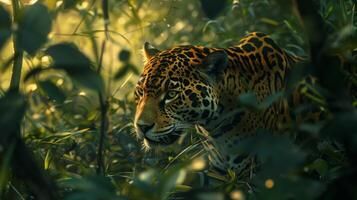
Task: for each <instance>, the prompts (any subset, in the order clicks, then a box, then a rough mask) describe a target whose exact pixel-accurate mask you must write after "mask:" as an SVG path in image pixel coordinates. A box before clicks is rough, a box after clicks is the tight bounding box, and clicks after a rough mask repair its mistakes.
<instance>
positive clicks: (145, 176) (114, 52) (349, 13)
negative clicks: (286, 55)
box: [0, 0, 357, 200]
mask: <svg viewBox="0 0 357 200" xmlns="http://www.w3.org/2000/svg"><path fill="white" fill-rule="evenodd" d="M13 2H17V3H18V4H19V6H18V8H16V9H15V10H16V11H18V12H16V13H18V16H17V17H16V19H15V18H14V19H13V20H12V17H11V15H10V14H9V13H11V12H10V11H9V6H8V5H5V4H4V5H2V4H1V5H0V68H1V75H0V127H1V131H0V199H56V198H57V199H66V200H76V199H89V200H91V199H93V200H94V199H147V200H158V199H201V200H202V199H203V200H209V199H215V200H220V199H233V200H239V199H334V198H335V197H338V195H341V194H344V195H346V196H347V199H353V198H356V193H355V192H353V191H355V188H356V184H355V177H356V166H357V165H356V164H357V162H356V158H357V149H356V147H357V136H356V134H355V132H356V130H357V127H356V126H357V115H356V109H355V107H353V106H356V105H357V103H356V102H357V100H356V93H355V89H356V88H357V87H356V85H357V84H356V83H357V81H356V80H357V75H356V72H357V70H356V66H357V63H356V55H357V54H356V52H357V49H356V48H357V38H356V35H357V34H356V30H357V28H356V26H357V22H356V16H355V13H356V1H345V0H335V1H323V0H316V1H302V0H299V1H296V2H295V3H292V1H286V0H274V1H267V0H257V1H251V0H240V1H236V0H235V1H221V0H207V1H203V0H200V1H180V0H173V1H164V0H162V1H161V0H160V1H146V0H137V1H108V2H107V3H109V6H106V5H105V3H103V2H104V1H103V2H102V1H71V0H65V1H39V2H37V3H35V4H32V5H30V4H22V3H20V1H13ZM301 2H302V3H301ZM312 2H315V3H318V6H317V7H316V9H317V10H314V6H312ZM102 3H103V4H102ZM297 3H300V4H297ZM299 6H300V7H299ZM299 8H300V12H297V11H298V10H299ZM301 8H303V9H301ZM292 10H295V11H296V12H297V13H300V14H299V15H292ZM302 11H304V12H302ZM309 12H310V13H309ZM107 13H109V15H110V18H109V17H108V16H106V14H107ZM13 14H14V12H12V15H13ZM104 18H105V19H104ZM108 19H110V21H109V25H108V26H105V27H104V26H103V24H107V23H108V21H107V20H108ZM300 22H302V24H300ZM73 23H75V24H73ZM117 26H118V27H117ZM63 27H67V29H65V28H63ZM68 27H69V28H68ZM62 28H63V29H62ZM103 30H104V31H103ZM105 30H107V31H105ZM250 31H260V32H265V33H267V34H269V35H271V37H272V38H274V39H275V40H276V41H277V42H278V43H279V45H280V46H282V47H283V48H284V49H286V50H287V51H288V52H290V53H292V54H296V55H300V56H303V57H304V58H306V59H305V61H304V62H303V63H300V64H299V65H297V66H294V68H293V69H292V71H291V74H290V77H289V80H288V82H287V83H286V84H287V87H288V90H287V91H286V92H285V93H276V94H274V95H272V96H270V97H268V98H267V99H257V97H256V95H254V94H253V93H249V92H248V93H245V94H242V95H240V96H239V97H237V101H239V103H240V105H241V107H240V108H238V109H237V110H238V111H241V110H244V109H254V110H261V109H265V108H267V107H269V106H271V105H273V104H274V103H275V102H276V101H277V100H279V99H280V98H291V96H290V95H291V93H292V91H294V90H298V91H300V92H301V94H302V95H305V96H306V97H307V99H309V100H311V101H308V102H306V103H305V104H303V105H301V106H299V107H296V108H294V110H293V113H295V114H296V115H299V114H302V115H304V112H305V111H310V110H311V109H313V108H318V109H320V110H322V111H323V114H324V115H326V116H325V117H324V118H323V119H322V120H320V121H319V122H314V121H311V120H310V121H309V120H307V121H303V122H301V123H296V122H295V121H293V122H291V123H287V124H283V125H282V126H283V127H282V130H281V131H279V132H271V131H266V130H259V131H257V133H256V134H254V135H252V136H251V137H249V138H246V139H245V140H243V141H242V142H241V143H239V144H238V145H237V146H235V147H233V148H232V149H231V151H232V152H231V153H232V154H240V153H244V154H249V155H253V156H254V157H255V158H257V159H258V160H259V161H260V162H259V166H258V170H257V171H256V172H255V174H254V176H252V178H251V179H249V180H245V179H244V180H243V179H242V180H241V179H240V174H235V172H234V171H231V170H229V171H228V173H227V174H222V173H219V172H215V171H209V169H210V167H209V163H208V162H207V159H206V156H207V155H206V152H205V151H204V150H203V143H204V142H205V141H206V140H207V138H206V137H204V136H201V135H199V134H196V131H194V130H187V131H186V132H185V134H184V136H183V137H182V138H181V139H180V141H179V143H176V144H173V145H171V146H167V147H166V146H165V147H158V148H157V149H155V150H149V151H145V150H143V148H142V144H141V143H140V142H138V141H137V140H136V137H135V133H134V130H133V124H132V121H133V116H134V113H135V102H134V99H133V94H132V93H133V90H134V86H135V81H136V80H137V79H138V75H139V74H140V71H141V70H142V67H141V66H142V65H143V64H142V58H141V57H142V55H141V53H140V52H139V51H138V49H139V48H141V47H142V46H143V43H144V41H146V40H151V42H152V43H153V44H156V46H159V47H160V49H165V48H168V47H171V46H174V45H178V44H200V45H206V46H217V47H227V46H229V45H232V44H236V43H237V42H238V41H239V39H240V38H241V37H242V36H243V35H245V34H246V33H247V32H250ZM11 36H12V38H14V41H16V40H17V45H16V44H14V43H13V42H11V41H10V40H9V38H11ZM15 43H16V42H15ZM99 44H102V46H101V47H100V45H99ZM13 49H15V50H16V51H22V50H23V51H24V52H25V55H24V58H22V57H21V59H20V61H21V62H22V61H23V62H22V63H21V62H17V63H20V65H22V66H20V69H21V67H22V69H23V70H24V71H25V72H23V74H25V76H24V77H23V80H22V81H21V87H20V90H19V91H15V90H10V89H8V87H7V85H6V86H3V83H7V82H8V80H7V79H6V76H7V74H9V73H10V72H9V71H10V67H11V64H13V63H14V61H15V60H16V59H19V57H17V56H15V55H14V54H13ZM308 55H310V56H308ZM139 65H140V67H139ZM321 69H322V70H321ZM20 74H21V70H20ZM20 74H18V75H20ZM308 74H313V75H314V76H316V77H318V78H320V81H319V82H318V84H316V85H312V84H311V83H309V82H304V83H301V80H302V79H303V78H304V77H306V76H307V75H308ZM242 80H243V82H246V80H245V79H244V78H243V77H242ZM346 85H348V87H347V86H346ZM345 88H349V90H348V91H347V89H346V90H345ZM352 105H353V106H352ZM227 114H229V113H227ZM9 141H11V142H9ZM14 141H15V142H14ZM25 145H26V146H25ZM99 146H101V147H99ZM29 152H31V153H29ZM99 157H101V159H100V158H99ZM98 168H101V169H102V171H101V172H100V173H98ZM99 171H100V170H99ZM53 185H55V186H53ZM340 197H341V196H340Z"/></svg>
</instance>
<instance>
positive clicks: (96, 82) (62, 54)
mask: <svg viewBox="0 0 357 200" xmlns="http://www.w3.org/2000/svg"><path fill="white" fill-rule="evenodd" d="M46 54H48V55H49V56H51V57H52V59H53V63H52V65H51V67H53V68H54V69H62V70H64V71H66V72H67V74H68V75H69V76H70V77H71V78H72V79H73V80H74V81H76V82H78V83H80V84H81V85H83V86H85V87H87V88H89V89H93V90H102V89H103V80H102V78H101V77H100V76H99V75H98V74H97V73H96V72H95V71H94V70H93V69H92V68H91V61H90V60H89V58H87V56H85V55H84V54H83V53H82V52H80V51H79V50H78V48H77V47H76V46H75V45H74V44H71V43H60V44H56V45H53V46H50V47H49V48H48V49H47V50H46Z"/></svg>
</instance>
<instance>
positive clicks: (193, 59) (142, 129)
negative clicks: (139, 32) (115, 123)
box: [134, 43, 228, 146]
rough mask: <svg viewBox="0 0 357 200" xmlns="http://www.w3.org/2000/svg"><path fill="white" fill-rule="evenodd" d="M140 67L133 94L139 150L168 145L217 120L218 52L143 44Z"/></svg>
mask: <svg viewBox="0 0 357 200" xmlns="http://www.w3.org/2000/svg"><path fill="white" fill-rule="evenodd" d="M144 53H145V57H146V60H147V62H146V64H145V67H144V70H143V72H142V74H141V76H140V79H139V81H138V83H137V86H136V89H135V101H136V113H135V119H134V127H135V131H136V134H137V137H138V138H139V139H140V140H142V141H143V142H144V145H145V146H152V145H168V144H171V143H173V142H174V141H176V140H177V139H178V138H179V137H180V135H181V134H182V133H183V131H184V130H185V129H187V128H189V127H192V126H194V125H196V124H203V125H204V124H207V123H209V121H210V120H212V119H213V118H214V117H216V116H217V112H218V108H219V106H218V105H219V89H220V88H219V87H218V84H217V83H218V82H219V81H220V79H221V76H223V73H224V70H225V69H226V68H227V65H228V56H227V54H226V53H225V51H223V50H219V49H209V48H205V47H198V46H180V47H176V48H172V49H168V50H164V51H159V50H157V49H155V48H154V47H152V46H151V45H150V44H149V43H145V46H144Z"/></svg>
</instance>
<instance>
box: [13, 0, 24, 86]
mask: <svg viewBox="0 0 357 200" xmlns="http://www.w3.org/2000/svg"><path fill="white" fill-rule="evenodd" d="M12 8H13V15H14V18H13V23H17V22H18V18H19V11H20V8H21V4H20V2H19V0H12ZM13 45H14V62H13V67H12V75H11V81H10V89H12V90H16V91H18V90H19V87H20V79H21V69H22V59H23V51H22V49H21V48H19V45H18V42H17V38H16V36H13Z"/></svg>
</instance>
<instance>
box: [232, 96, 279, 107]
mask: <svg viewBox="0 0 357 200" xmlns="http://www.w3.org/2000/svg"><path fill="white" fill-rule="evenodd" d="M282 96H283V93H282V92H277V93H275V94H272V95H270V96H268V97H267V98H265V99H264V100H263V101H262V102H259V101H258V99H257V97H256V94H255V93H253V92H247V93H244V94H241V95H239V97H238V101H239V104H240V105H241V106H243V107H247V108H250V109H256V110H262V109H267V108H268V107H270V106H271V105H272V104H273V103H275V102H276V101H278V100H279V99H280V98H281V97H282Z"/></svg>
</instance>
